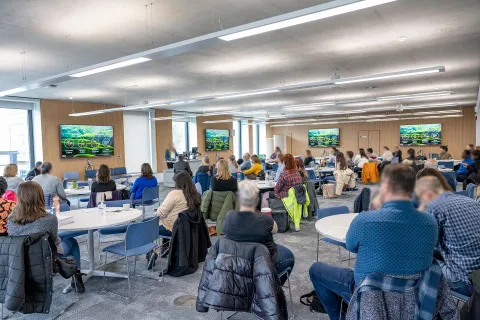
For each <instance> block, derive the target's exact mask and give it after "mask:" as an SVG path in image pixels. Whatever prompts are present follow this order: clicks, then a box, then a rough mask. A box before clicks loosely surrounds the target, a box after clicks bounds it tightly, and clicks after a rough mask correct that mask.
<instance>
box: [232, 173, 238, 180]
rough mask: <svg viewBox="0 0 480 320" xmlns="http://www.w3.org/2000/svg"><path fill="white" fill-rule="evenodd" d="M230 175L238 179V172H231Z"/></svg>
mask: <svg viewBox="0 0 480 320" xmlns="http://www.w3.org/2000/svg"><path fill="white" fill-rule="evenodd" d="M232 177H234V178H235V180H237V179H238V173H236V172H232Z"/></svg>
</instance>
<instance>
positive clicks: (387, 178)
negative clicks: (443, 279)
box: [309, 164, 438, 319]
mask: <svg viewBox="0 0 480 320" xmlns="http://www.w3.org/2000/svg"><path fill="white" fill-rule="evenodd" d="M414 188H415V172H414V170H413V169H412V168H410V167H409V166H407V165H405V164H391V165H388V166H387V167H385V170H384V171H383V175H382V179H381V185H380V194H379V197H380V202H381V203H383V205H382V208H381V209H380V210H375V211H364V212H362V213H360V214H359V215H358V216H357V217H355V219H353V221H352V223H351V225H350V228H349V229H348V232H347V236H346V248H347V250H349V251H351V252H353V253H357V260H356V263H355V269H354V270H352V269H347V268H340V267H336V266H332V265H329V264H327V263H324V262H316V263H314V264H313V265H312V266H311V267H310V271H309V272H310V279H311V281H312V283H313V286H314V288H315V292H316V293H317V295H318V298H319V299H320V301H321V302H322V304H323V306H324V307H325V310H326V311H327V313H328V315H329V316H330V319H339V317H340V304H341V299H339V297H341V298H342V299H344V300H345V301H350V298H351V296H352V293H353V292H354V289H355V286H356V285H358V284H360V283H361V281H362V280H363V279H364V278H365V277H366V276H367V275H368V274H370V273H381V274H388V275H416V274H418V273H420V272H423V271H425V270H427V269H429V268H430V266H431V265H432V261H433V251H434V248H435V246H436V244H437V241H438V227H437V221H436V220H435V218H433V217H432V216H431V215H427V214H424V213H421V212H418V211H417V210H415V208H414V207H413V204H412V201H411V196H412V193H413V191H414Z"/></svg>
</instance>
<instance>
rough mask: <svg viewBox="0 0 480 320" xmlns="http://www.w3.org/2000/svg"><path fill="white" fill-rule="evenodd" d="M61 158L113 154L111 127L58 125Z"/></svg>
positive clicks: (107, 155)
mask: <svg viewBox="0 0 480 320" xmlns="http://www.w3.org/2000/svg"><path fill="white" fill-rule="evenodd" d="M60 143H61V145H62V158H93V157H99V156H100V157H109V156H113V154H114V149H113V127H112V126H87V125H60Z"/></svg>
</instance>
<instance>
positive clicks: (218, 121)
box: [202, 119, 240, 123]
mask: <svg viewBox="0 0 480 320" xmlns="http://www.w3.org/2000/svg"><path fill="white" fill-rule="evenodd" d="M234 121H240V120H233V119H225V120H208V121H203V122H202V123H224V122H234Z"/></svg>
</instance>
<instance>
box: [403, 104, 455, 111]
mask: <svg viewBox="0 0 480 320" xmlns="http://www.w3.org/2000/svg"><path fill="white" fill-rule="evenodd" d="M456 106H458V103H441V104H422V105H417V106H409V105H403V106H402V107H403V110H405V109H429V108H437V107H456Z"/></svg>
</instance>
